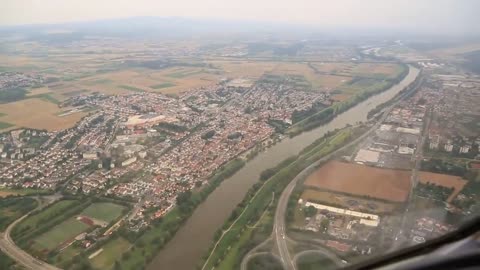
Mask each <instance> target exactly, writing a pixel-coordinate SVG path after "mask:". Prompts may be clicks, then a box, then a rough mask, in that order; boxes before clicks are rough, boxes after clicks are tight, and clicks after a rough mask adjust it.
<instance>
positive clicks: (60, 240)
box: [33, 217, 89, 251]
mask: <svg viewBox="0 0 480 270" xmlns="http://www.w3.org/2000/svg"><path fill="white" fill-rule="evenodd" d="M88 228H89V226H88V225H87V224H85V223H83V222H81V221H78V220H76V219H75V218H74V217H71V218H69V219H67V220H66V221H64V222H62V223H60V224H58V225H57V226H55V227H53V228H52V229H50V230H49V231H48V232H46V233H44V234H42V235H40V236H39V237H37V238H35V239H34V246H33V248H34V249H36V250H39V251H43V250H54V249H55V248H57V247H58V246H60V245H62V244H64V243H66V242H67V241H69V240H72V239H73V238H75V236H77V235H79V234H80V233H82V232H84V231H86V230H87V229H88Z"/></svg>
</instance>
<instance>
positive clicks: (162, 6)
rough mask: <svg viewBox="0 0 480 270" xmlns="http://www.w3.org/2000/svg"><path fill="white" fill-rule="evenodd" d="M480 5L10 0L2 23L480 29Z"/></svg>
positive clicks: (436, 0)
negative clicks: (217, 22)
mask: <svg viewBox="0 0 480 270" xmlns="http://www.w3.org/2000/svg"><path fill="white" fill-rule="evenodd" d="M479 9H480V3H479V2H478V1H475V0H461V1H455V0H425V1H405V0H393V1H382V0H366V1H355V0H339V1H315V0H300V1H295V3H292V2H291V1H285V0H282V1H277V0H265V1H254V0H244V1H234V0H227V1H225V0H208V1H192V0H179V1H152V0H138V1H128V0H127V1H125V0H122V1H118V0H104V1H93V0H86V1H85V0H73V1H62V0H48V1H40V0H5V1H3V3H2V10H1V11H0V15H1V16H0V25H22V24H51V23H65V22H72V21H76V22H78V21H89V20H103V19H113V18H125V17H138V16H160V17H182V18H204V19H205V18H206V19H226V20H240V21H253V22H257V21H258V22H270V23H272V22H281V23H290V24H301V25H306V26H315V27H322V28H336V27H342V28H347V29H352V28H353V29H365V30H366V29H379V30H385V29H389V30H390V31H412V32H429V33H435V34H463V35H466V34H479V33H480V30H479V29H478V27H477V26H478V24H479V18H478V16H477V14H476V11H477V10H479Z"/></svg>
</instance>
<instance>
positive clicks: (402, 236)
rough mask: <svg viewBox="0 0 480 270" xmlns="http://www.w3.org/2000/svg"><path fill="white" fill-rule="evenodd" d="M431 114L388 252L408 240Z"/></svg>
mask: <svg viewBox="0 0 480 270" xmlns="http://www.w3.org/2000/svg"><path fill="white" fill-rule="evenodd" d="M431 114H432V111H431V109H428V110H427V113H426V117H425V118H426V120H425V126H424V129H423V130H422V137H421V138H420V142H419V143H418V144H417V148H416V151H415V154H414V155H413V157H412V158H413V159H414V164H413V168H412V175H411V176H410V182H411V183H410V192H409V193H408V198H407V203H406V207H405V212H404V214H403V217H402V221H401V223H400V227H399V228H398V233H397V235H396V237H395V241H394V242H393V245H392V247H391V248H390V249H389V251H388V252H391V251H394V250H396V249H398V248H399V247H400V246H401V245H402V244H405V243H406V242H407V241H408V232H405V231H404V229H405V227H406V226H405V225H406V223H407V217H408V214H409V213H411V211H410V209H411V208H410V207H411V206H412V198H413V192H414V189H415V187H416V186H417V183H418V171H419V170H420V165H421V163H422V159H423V146H424V144H425V140H426V138H427V135H428V129H429V127H430V121H431V118H432V117H431Z"/></svg>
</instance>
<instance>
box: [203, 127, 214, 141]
mask: <svg viewBox="0 0 480 270" xmlns="http://www.w3.org/2000/svg"><path fill="white" fill-rule="evenodd" d="M214 135H215V130H213V129H212V130H209V131H207V132H205V133H204V134H202V136H201V137H202V139H204V140H208V139H211V138H212V137H213V136H214Z"/></svg>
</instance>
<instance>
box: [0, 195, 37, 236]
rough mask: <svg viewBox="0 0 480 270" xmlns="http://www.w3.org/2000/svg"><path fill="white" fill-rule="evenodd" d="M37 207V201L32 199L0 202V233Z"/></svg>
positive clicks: (3, 200) (12, 199) (14, 199)
mask: <svg viewBox="0 0 480 270" xmlns="http://www.w3.org/2000/svg"><path fill="white" fill-rule="evenodd" d="M37 205H38V203H37V201H36V200H35V199H33V198H8V199H2V200H0V231H3V230H5V229H6V228H7V226H8V225H9V224H10V223H12V222H13V221H15V220H16V219H18V218H20V217H21V216H23V215H25V214H26V213H28V212H29V211H31V210H33V209H35V207H37Z"/></svg>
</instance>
